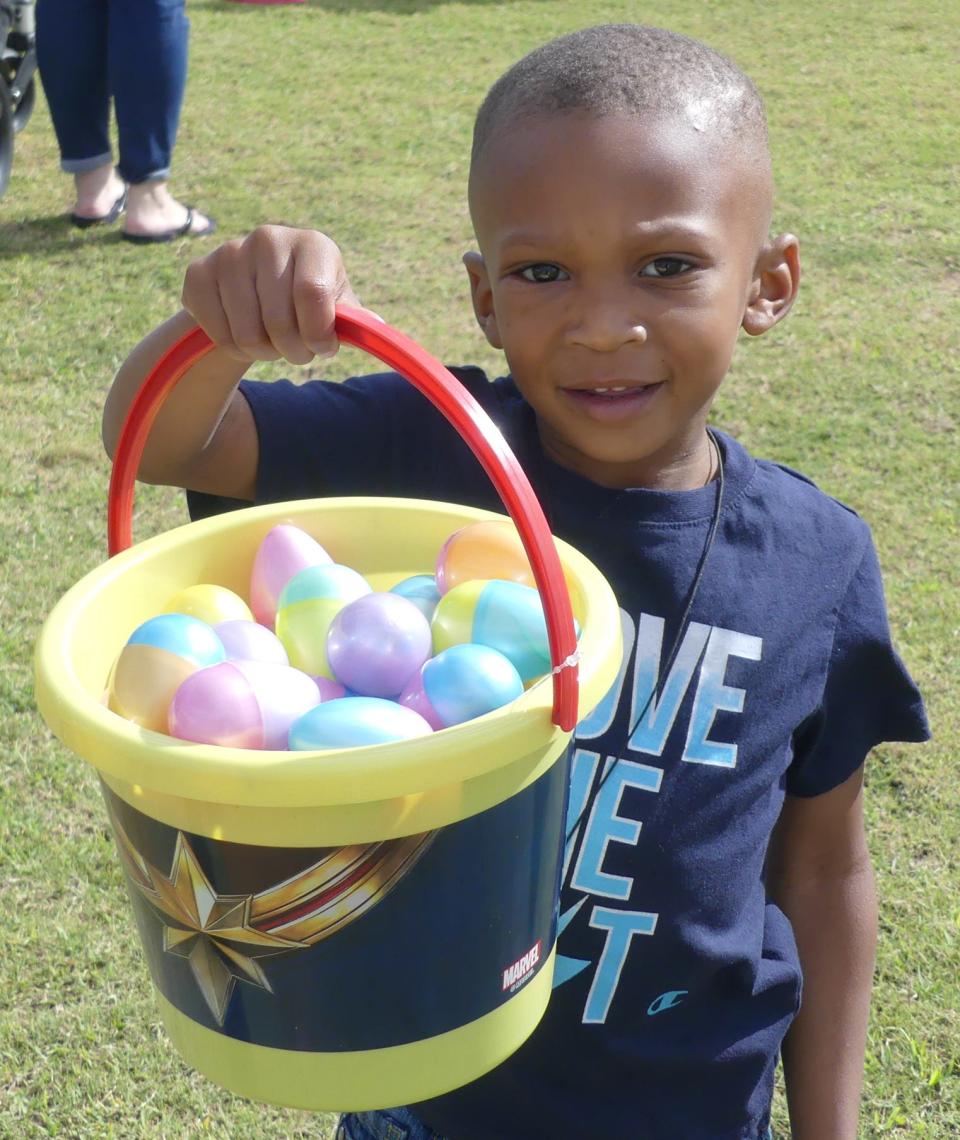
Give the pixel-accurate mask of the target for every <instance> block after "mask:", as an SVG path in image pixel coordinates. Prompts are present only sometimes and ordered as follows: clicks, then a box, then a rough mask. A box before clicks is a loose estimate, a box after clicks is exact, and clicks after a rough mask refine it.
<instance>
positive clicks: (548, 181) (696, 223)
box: [465, 112, 798, 489]
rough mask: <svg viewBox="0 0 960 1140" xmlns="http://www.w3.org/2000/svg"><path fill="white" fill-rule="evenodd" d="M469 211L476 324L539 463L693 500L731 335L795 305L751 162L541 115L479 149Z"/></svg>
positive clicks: (792, 273) (631, 127) (637, 126)
mask: <svg viewBox="0 0 960 1140" xmlns="http://www.w3.org/2000/svg"><path fill="white" fill-rule="evenodd" d="M470 204H471V212H472V214H473V220H474V225H475V227H476V232H477V238H478V241H479V245H480V251H481V252H480V253H479V254H468V255H467V257H466V259H465V262H466V265H467V270H468V272H469V274H470V278H471V288H472V291H473V300H474V307H475V310H476V313H477V317H478V320H479V321H480V324H481V327H482V328H483V329H484V332H485V333H486V335H487V338H488V339H489V341H490V343H491V344H493V345H494V346H495V347H498V348H503V350H504V352H505V354H506V357H507V361H508V364H509V366H510V370H511V373H512V375H513V377H514V380H515V381H516V383H517V385H518V387H519V389H520V391H521V392H522V393H523V395H524V397H525V399H526V400H527V402H528V403H529V404H530V405H531V406H532V407H533V409H534V410H535V412H536V414H537V419H538V423H539V429H540V434H541V438H542V440H543V444H544V447H545V449H546V451H547V453H548V454H549V455H550V456H551V457H552V458H553V459H555V460H556V461H557V462H559V463H561V464H562V465H563V466H566V467H569V468H571V469H573V470H575V471H577V472H579V473H580V474H582V475H584V476H586V477H587V478H589V479H591V480H593V481H594V482H597V483H600V484H603V485H606V486H611V487H626V486H653V487H662V488H665V489H670V488H673V489H683V488H687V487H695V486H699V485H700V484H701V483H702V482H703V481H704V479H705V478H706V477H707V474H708V472H709V470H710V467H709V462H710V456H709V451H708V444H707V438H706V433H705V425H706V418H707V412H708V409H709V407H710V404H711V402H712V400H713V398H714V396H715V394H716V392H717V389H718V388H719V386H720V383H721V381H722V380H723V378H724V376H725V374H726V372H727V370H728V368H729V366H730V362H731V358H732V356H733V351H734V346H735V344H736V341H737V335H738V332H739V329H740V327H741V325H743V326H744V327H745V328H747V330H748V331H750V332H762V331H765V329H766V328H767V327H769V326H770V325H771V324H773V323H775V321H776V320H778V319H779V318H780V316H782V315H783V314H784V313H785V312H786V309H787V308H789V305H790V303H791V302H792V299H793V295H794V294H795V292H796V279H797V276H798V266H797V264H796V243H795V241H793V239H792V238H791V239H787V247H784V245H783V242H784V239H778V242H775V243H769V242H767V240H766V230H767V226H768V224H769V209H770V186H769V173H768V171H767V168H766V164H765V162H762V161H761V162H759V163H758V162H756V161H754V162H753V163H751V162H749V161H748V160H747V159H742V158H736V157H735V156H734V154H733V151H732V148H730V147H726V146H724V145H722V144H720V143H718V142H716V141H712V142H711V141H710V139H709V138H708V137H705V135H704V132H700V131H697V130H696V129H695V128H694V127H693V126H692V125H691V124H689V123H687V122H686V121H685V120H683V119H678V118H669V119H665V118H648V117H642V118H640V117H635V116H632V115H610V116H606V117H603V118H596V117H591V116H588V115H586V114H584V113H582V112H575V113H569V114H564V115H555V116H542V117H537V118H529V119H524V120H521V121H520V122H519V123H516V124H513V125H511V126H510V127H509V129H508V130H506V131H504V132H502V133H501V134H500V136H498V137H495V138H492V139H491V140H490V142H489V143H488V145H487V147H486V149H485V150H484V152H483V153H482V155H481V156H480V158H479V160H478V162H477V164H476V167H475V169H474V171H473V172H472V175H471V186H470ZM790 243H792V245H790ZM785 260H786V261H788V262H789V263H790V264H789V265H788V266H787V268H786V270H785V268H784V264H785ZM787 278H789V280H787Z"/></svg>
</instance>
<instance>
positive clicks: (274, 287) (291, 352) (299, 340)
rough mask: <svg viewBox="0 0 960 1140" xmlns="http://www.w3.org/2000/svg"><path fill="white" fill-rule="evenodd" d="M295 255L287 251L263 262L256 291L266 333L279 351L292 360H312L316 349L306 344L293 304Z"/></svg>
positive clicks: (298, 361) (303, 361) (295, 362)
mask: <svg viewBox="0 0 960 1140" xmlns="http://www.w3.org/2000/svg"><path fill="white" fill-rule="evenodd" d="M292 290H293V258H292V255H290V254H288V253H287V252H286V251H284V252H283V260H282V261H281V260H280V259H278V260H277V261H276V262H275V263H274V264H271V265H269V266H261V268H260V270H259V271H258V273H257V280H256V291H257V297H258V300H259V307H260V315H261V318H262V320H263V327H264V329H265V335H266V336H267V338H268V339H269V341H270V343H271V345H272V346H273V348H274V350H275V351H276V354H277V355H278V356H282V357H283V358H284V359H285V360H289V361H290V363H291V364H309V363H310V361H311V360H312V359H313V350H312V349H311V348H310V347H309V346H308V345H306V344H304V341H303V337H302V336H301V335H300V330H299V328H298V327H297V312H296V309H295V308H294V304H293V294H292Z"/></svg>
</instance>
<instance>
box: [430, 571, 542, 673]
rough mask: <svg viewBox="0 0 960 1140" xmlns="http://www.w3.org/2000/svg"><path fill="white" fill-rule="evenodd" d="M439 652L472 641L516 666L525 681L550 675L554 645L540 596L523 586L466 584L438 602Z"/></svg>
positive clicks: (435, 625) (435, 642)
mask: <svg viewBox="0 0 960 1140" xmlns="http://www.w3.org/2000/svg"><path fill="white" fill-rule="evenodd" d="M431 626H432V629H433V646H434V650H435V651H436V652H437V653H440V652H441V651H442V650H444V649H448V648H449V647H450V646H451V645H459V644H463V643H464V642H468V641H474V642H476V643H477V644H478V645H488V646H490V648H491V649H496V650H498V651H499V652H500V653H502V654H503V655H504V657H507V658H508V659H509V660H510V661H512V662H513V665H514V668H515V669H516V670H517V672H518V673H519V674H520V677H521V678H522V679H523V680H524V681H530V680H532V679H533V678H534V677H539V676H541V675H542V674H544V673H547V672H549V670H550V642H549V638H548V635H547V622H546V618H545V616H544V613H543V603H542V602H541V600H540V594H539V592H538V591H537V590H535V589H534V588H533V587H532V586H522V585H521V584H520V583H519V582H503V581H494V582H480V581H470V582H464V583H462V584H461V585H459V586H454V587H453V589H452V590H450V591H449V592H448V593H446V594H444V596H443V597H442V598H441V599H440V603H439V605H438V606H437V609H436V612H435V613H434V615H433V621H432V623H431Z"/></svg>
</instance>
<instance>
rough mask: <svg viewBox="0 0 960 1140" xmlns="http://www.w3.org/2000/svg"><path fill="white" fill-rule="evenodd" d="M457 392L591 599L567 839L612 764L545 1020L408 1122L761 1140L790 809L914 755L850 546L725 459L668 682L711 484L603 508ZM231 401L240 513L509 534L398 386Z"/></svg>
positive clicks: (479, 486)
mask: <svg viewBox="0 0 960 1140" xmlns="http://www.w3.org/2000/svg"><path fill="white" fill-rule="evenodd" d="M454 372H455V374H456V375H457V376H458V377H459V379H460V380H461V381H462V382H463V383H464V384H465V385H466V386H467V387H468V389H469V390H470V391H471V392H472V393H473V395H474V396H475V397H476V398H477V399H478V400H479V401H480V403H481V404H482V405H483V406H484V408H485V409H486V410H487V411H488V412H489V414H490V415H491V417H492V418H493V419H494V421H495V422H496V423H497V424H498V425H499V426H500V428H501V430H502V431H503V432H504V435H505V436H506V438H507V441H508V442H509V444H510V446H511V447H512V448H513V450H514V452H515V453H516V455H517V457H518V459H519V460H520V462H521V464H522V465H523V467H524V469H525V470H526V472H527V474H528V476H529V478H530V480H531V482H532V483H533V485H534V489H535V490H536V492H537V494H538V495H539V497H540V500H541V503H542V504H543V506H544V510H545V512H546V514H547V516H548V519H549V521H550V524H551V527H552V529H553V531H554V533H555V534H556V535H558V536H559V537H560V538H563V539H565V540H566V541H568V542H570V543H572V544H573V545H574V546H575V547H577V548H578V549H579V550H581V551H582V552H583V553H584V554H585V555H586V556H587V557H588V558H590V559H591V560H592V561H593V562H594V563H595V564H596V566H597V567H598V568H599V569H600V570H601V572H602V573H603V574H604V575H605V576H606V578H607V579H608V580H609V582H610V583H611V585H612V587H613V589H614V591H615V593H616V595H617V598H618V600H619V603H620V608H621V619H622V623H623V631H624V642H625V658H624V662H623V667H622V670H621V675H620V677H619V679H618V682H617V684H616V685H615V686H614V688H613V690H612V691H611V692H610V694H608V696H607V698H606V699H605V700H604V701H603V702H602V703H601V705H600V706H599V707H598V708H597V709H596V710H595V711H594V712H593V713H592V714H590V715H589V716H587V717H586V719H585V720H584V721H583V722H582V723H581V724H580V725H579V726H578V728H577V731H576V734H575V742H574V744H575V751H574V756H573V769H572V780H571V791H570V810H569V816H568V824H569V826H570V827H572V825H573V824H574V822H575V821H577V820H578V819H579V818H580V816H581V813H582V812H583V809H584V806H585V803H586V802H587V797H588V795H589V790H590V788H591V786H592V785H593V781H594V778H595V776H596V775H597V773H598V772H603V771H606V769H607V766H608V765H610V764H611V763H613V762H614V761H615V762H616V763H615V767H614V770H613V772H612V773H611V775H610V776H609V778H608V779H607V780H606V782H605V783H604V784H603V786H602V788H601V790H600V791H599V792H598V793H597V794H596V796H595V799H594V800H593V803H592V805H591V806H590V807H589V808H588V810H587V811H586V813H585V814H584V817H583V821H582V824H581V825H580V826H579V827H578V828H577V829H576V832H575V834H574V835H573V836H572V837H571V839H570V842H569V845H568V851H567V861H566V867H565V873H564V888H563V892H562V897H561V903H560V919H559V927H560V935H559V940H558V958H557V969H556V978H555V982H554V987H555V988H554V993H553V997H552V999H551V1002H550V1005H549V1008H548V1009H547V1012H546V1015H545V1017H544V1019H543V1021H542V1023H541V1024H540V1026H539V1027H538V1028H537V1030H536V1031H535V1032H534V1034H533V1036H532V1037H531V1038H530V1040H529V1041H528V1042H527V1043H526V1044H525V1045H524V1046H522V1047H521V1048H520V1050H519V1051H518V1052H517V1053H516V1054H514V1056H513V1057H511V1058H509V1059H508V1060H507V1061H505V1062H504V1063H503V1064H502V1065H500V1066H499V1067H498V1068H496V1069H495V1070H494V1071H493V1072H492V1073H490V1074H488V1075H487V1076H485V1077H483V1078H481V1079H480V1080H478V1081H475V1082H473V1083H472V1084H470V1085H468V1086H467V1087H465V1088H464V1089H461V1090H458V1091H456V1092H453V1093H450V1094H448V1095H446V1096H443V1097H439V1098H437V1099H435V1100H431V1101H428V1102H425V1103H423V1104H421V1105H417V1106H415V1111H416V1113H417V1115H418V1116H420V1117H421V1118H422V1119H423V1120H424V1121H426V1122H427V1123H428V1124H429V1125H430V1126H431V1127H433V1128H434V1129H435V1130H436V1131H437V1132H439V1133H441V1134H443V1135H444V1136H447V1137H450V1138H451V1140H521V1138H523V1140H529V1138H531V1137H550V1140H597V1138H598V1137H604V1138H605V1140H636V1138H638V1137H644V1138H645V1140H746V1138H750V1140H753V1138H755V1137H759V1136H761V1135H762V1134H763V1131H764V1129H765V1128H766V1125H767V1122H768V1117H769V1107H770V1100H771V1094H772V1086H773V1075H774V1068H775V1064H776V1059H777V1056H778V1052H779V1047H780V1042H781V1040H782V1038H783V1036H784V1034H785V1032H786V1030H787V1028H788V1027H789V1025H790V1022H791V1020H792V1018H793V1017H794V1015H795V1013H796V1011H797V1008H798V1005H799V1001H800V990H801V978H800V966H799V962H798V958H797V951H796V946H795V944H794V939H793V935H792V932H791V929H790V925H789V923H788V921H787V919H786V918H785V917H784V915H783V913H782V912H781V911H780V910H779V909H778V908H777V907H776V906H775V905H774V904H773V903H771V902H770V901H769V900H768V899H767V897H766V891H765V887H764V859H765V855H766V850H767V844H768V841H769V838H770V834H771V830H772V828H773V826H774V824H775V823H776V821H777V818H778V816H779V814H780V810H781V808H782V806H783V801H784V796H785V795H786V794H787V793H790V794H792V795H798V796H816V795H819V794H821V793H824V792H827V791H829V790H830V789H832V788H834V787H836V786H837V785H839V784H840V783H842V782H843V781H844V780H845V779H846V778H847V777H848V776H850V775H851V774H852V773H853V772H854V771H855V769H856V768H857V767H858V766H859V765H860V764H861V763H862V762H863V760H864V757H865V756H866V754H867V753H868V752H869V750H870V749H871V748H872V747H873V746H874V745H875V744H877V743H879V742H880V741H884V740H904V741H919V740H923V739H926V737H927V736H928V735H929V733H928V729H927V724H926V719H925V715H924V710H923V705H922V701H921V698H920V695H919V693H918V691H917V689H916V687H915V685H914V684H913V682H912V681H911V679H910V677H909V676H908V674H907V672H906V670H905V669H904V666H903V665H902V663H901V661H900V659H899V658H898V656H897V654H896V652H895V651H894V649H893V647H892V645H891V642H890V635H889V630H888V625H887V617H886V610H885V605H884V599H883V590H882V585H881V581H880V572H879V568H878V565H877V559H876V555H875V553H874V549H873V545H872V542H871V539H870V534H869V531H868V528H867V526H866V525H865V523H864V522H863V521H862V520H861V519H860V518H859V517H858V516H857V515H856V514H855V513H854V512H853V511H851V510H849V509H848V508H846V507H844V506H843V505H841V504H840V503H838V502H837V501H836V500H834V499H831V498H829V497H828V496H826V495H825V494H823V493H822V492H821V491H819V490H818V489H817V488H816V487H815V486H814V485H813V484H812V483H810V482H809V481H808V480H807V479H805V478H804V477H803V476H801V475H798V474H797V473H796V472H793V471H791V470H789V469H787V468H784V467H781V466H778V465H776V464H773V463H769V462H764V461H760V460H755V459H753V458H751V456H749V455H748V454H747V452H746V451H745V450H744V449H743V448H742V447H741V446H740V445H739V444H738V443H737V442H736V441H735V440H733V439H731V438H730V437H728V436H726V435H723V434H721V433H718V438H719V442H720V446H721V449H722V451H723V462H724V492H723V509H722V514H721V517H720V520H719V526H718V529H717V533H716V538H715V541H714V544H713V547H712V549H711V551H710V554H709V558H708V561H707V565H706V569H705V572H704V575H703V579H702V581H701V584H700V587H699V589H698V591H697V594H696V599H695V602H694V605H693V609H692V611H691V613H690V619H689V624H688V625H687V628H686V631H685V632H684V633H683V635H682V639H681V642H680V646H679V650H678V652H677V654H676V657H675V659H674V663H673V665H672V668H671V669H670V671H669V675H668V676H667V677H666V678H660V673H661V670H662V669H663V668H664V667H665V664H666V660H667V657H668V654H669V649H670V647H671V645H672V643H673V640H674V638H675V636H676V632H677V628H678V624H679V621H680V617H681V615H682V613H683V610H684V605H685V602H686V600H687V596H688V593H689V591H690V587H691V581H692V578H693V576H694V573H695V569H696V567H697V564H698V562H699V560H700V556H701V553H702V551H703V548H704V542H705V539H706V537H707V534H708V532H709V528H710V524H711V520H712V517H713V513H714V509H715V505H716V502H717V484H716V483H714V484H711V485H709V486H707V487H704V488H701V489H699V490H693V491H685V492H659V491H651V490H646V489H642V488H638V489H627V490H610V489H607V488H604V487H600V486H598V485H596V484H594V483H591V482H589V481H587V480H585V479H583V478H581V477H579V476H578V475H575V474H573V473H572V472H570V471H567V470H565V469H564V468H561V467H559V466H557V465H555V464H554V463H552V462H551V461H550V460H549V459H547V458H546V457H545V456H544V454H543V452H542V450H541V448H540V445H539V441H538V435H537V430H536V423H535V418H534V415H533V412H532V410H531V409H530V407H529V406H528V405H527V404H526V403H525V401H524V400H523V399H522V398H521V397H520V395H519V393H518V392H517V389H516V387H515V386H514V384H513V383H512V381H511V380H509V379H503V380H498V381H496V382H493V383H490V382H489V381H488V380H487V378H486V376H485V375H484V374H483V373H482V372H480V371H479V370H477V369H454ZM243 392H244V394H245V395H246V397H247V399H248V401H249V402H250V405H251V407H252V409H253V414H254V418H255V420H256V424H257V430H258V433H259V437H260V463H259V471H258V481H257V499H258V501H259V502H276V501H282V500H286V499H296V498H303V497H309V496H314V495H324V494H329V495H338V494H351V495H352V494H380V495H398V496H409V497H415V498H428V499H440V500H444V501H448V502H456V503H465V504H468V505H472V506H479V507H487V508H491V509H499V510H502V509H503V508H502V506H501V504H500V502H499V499H498V497H497V495H496V492H495V491H494V490H493V488H492V486H491V485H490V483H489V481H488V479H487V477H486V476H485V474H484V473H483V471H482V469H481V467H480V465H479V463H478V462H477V460H476V459H475V458H474V457H473V455H472V454H471V453H470V451H469V449H468V448H467V446H466V445H465V444H464V443H463V442H462V440H460V438H459V437H458V436H457V435H456V434H455V432H454V431H453V429H451V428H450V427H449V426H448V425H447V423H446V421H445V420H444V419H443V417H442V416H441V414H440V413H439V412H437V411H436V410H435V409H434V408H433V407H432V406H431V405H430V404H429V402H428V401H427V400H426V399H425V397H423V396H422V395H420V393H419V392H417V391H416V390H415V389H414V388H413V387H412V386H410V385H409V384H408V383H407V382H406V381H404V380H402V379H401V378H399V377H397V376H395V375H394V374H391V373H385V374H379V375H376V376H368V377H360V378H357V379H354V380H350V381H347V382H346V383H344V384H330V383H324V382H311V383H309V384H306V385H302V386H294V385H292V384H290V383H288V382H286V381H281V382H277V383H274V384H261V383H252V382H246V383H244V385H243ZM658 679H659V680H663V682H664V683H663V685H662V689H661V692H660V696H659V699H657V700H656V701H655V702H654V703H652V704H651V705H650V706H649V708H648V709H647V711H646V713H645V714H644V715H643V716H642V718H641V717H640V714H641V712H642V710H643V706H644V704H645V702H646V700H647V696H648V694H649V693H650V691H651V689H652V688H653V687H654V686H655V685H656V684H657V681H658Z"/></svg>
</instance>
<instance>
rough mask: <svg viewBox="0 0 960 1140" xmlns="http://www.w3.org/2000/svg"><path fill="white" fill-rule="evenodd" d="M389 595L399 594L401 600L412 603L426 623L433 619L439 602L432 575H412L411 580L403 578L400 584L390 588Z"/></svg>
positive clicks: (435, 581) (438, 593)
mask: <svg viewBox="0 0 960 1140" xmlns="http://www.w3.org/2000/svg"><path fill="white" fill-rule="evenodd" d="M390 593H391V594H399V595H400V597H401V598H406V599H407V600H408V601H411V602H413V604H414V605H415V606H416V607H417V609H418V610H419V611H420V612H421V613H422V614H423V616H424V617H425V618H426V619H427V621H429V620H430V619H431V618H432V617H433V611H434V610H435V609H436V608H437V602H439V601H440V590H439V589H438V587H437V580H436V578H434V577H433V575H432V574H414V575H413V577H411V578H404V579H403V581H402V582H398V583H397V584H396V585H395V586H391V588H390Z"/></svg>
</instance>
